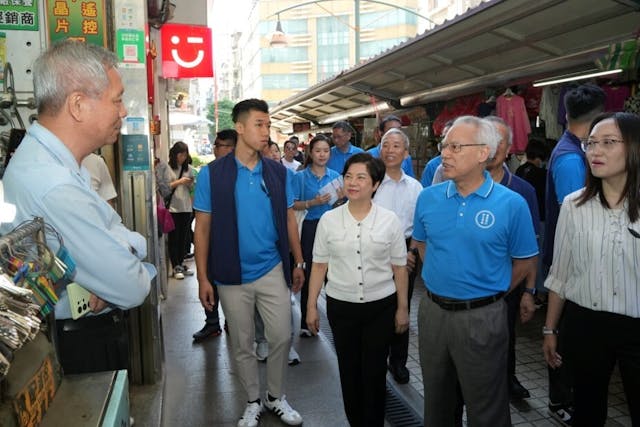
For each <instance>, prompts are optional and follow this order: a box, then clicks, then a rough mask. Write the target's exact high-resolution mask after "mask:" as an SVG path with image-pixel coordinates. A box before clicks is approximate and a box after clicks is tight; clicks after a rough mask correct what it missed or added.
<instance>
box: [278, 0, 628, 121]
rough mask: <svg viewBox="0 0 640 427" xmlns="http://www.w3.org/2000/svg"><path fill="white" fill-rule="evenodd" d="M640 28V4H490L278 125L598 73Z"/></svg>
mask: <svg viewBox="0 0 640 427" xmlns="http://www.w3.org/2000/svg"><path fill="white" fill-rule="evenodd" d="M638 30H640V1H638V0H535V1H532V0H494V1H489V2H487V3H482V4H481V5H480V6H478V7H477V8H475V9H472V10H470V11H468V12H467V13H465V14H463V15H460V16H458V17H457V18H455V19H453V20H451V21H447V22H445V23H443V24H442V25H439V26H438V27H435V28H434V29H432V30H430V31H428V32H426V33H424V34H422V35H419V36H417V37H415V38H414V39H411V40H409V41H406V42H404V43H402V44H400V45H398V46H397V47H395V48H392V49H390V50H389V51H387V52H383V53H382V54H380V55H378V56H376V57H374V58H372V59H370V60H368V61H367V62H365V63H363V64H360V65H358V66H356V67H353V68H351V69H349V70H345V71H343V72H342V73H340V74H339V75H338V76H336V77H335V78H333V79H331V80H327V81H324V82H321V83H318V84H317V85H315V86H312V87H311V88H309V89H307V90H305V91H303V92H300V93H298V94H297V95H295V96H293V97H290V98H288V99H286V100H284V101H282V102H280V103H279V104H277V105H276V106H275V107H274V108H272V121H273V126H274V127H276V128H279V129H281V130H282V131H284V132H290V131H291V127H292V124H293V123H298V122H305V121H311V122H313V123H315V124H327V123H332V122H335V121H337V120H341V119H346V118H349V117H360V116H366V115H370V114H373V112H374V111H375V109H378V110H380V111H382V112H383V111H385V109H390V108H394V109H397V108H405V107H411V106H414V105H420V104H425V103H428V102H432V101H438V100H446V99H451V98H454V97H457V96H462V95H465V94H469V93H473V92H478V91H481V90H483V89H485V88H490V87H500V86H507V85H509V86H510V85H513V84H518V83H523V82H527V81H531V80H535V79H540V78H545V77H551V76H556V75H561V74H567V73H572V72H577V71H585V70H589V69H593V68H595V65H594V60H595V59H596V58H598V57H599V56H601V55H602V54H604V52H605V50H606V49H607V48H608V47H609V45H610V44H612V43H616V42H620V41H623V40H627V39H631V38H635V37H636V33H637V32H638ZM372 96H373V97H374V98H375V100H376V101H375V108H374V106H373V105H372V102H371V101H372ZM385 103H386V104H385Z"/></svg>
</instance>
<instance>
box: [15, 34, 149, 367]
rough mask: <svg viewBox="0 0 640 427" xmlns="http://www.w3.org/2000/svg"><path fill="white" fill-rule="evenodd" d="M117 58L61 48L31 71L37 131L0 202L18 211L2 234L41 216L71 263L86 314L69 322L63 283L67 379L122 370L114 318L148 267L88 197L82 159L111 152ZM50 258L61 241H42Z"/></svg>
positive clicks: (106, 211)
mask: <svg viewBox="0 0 640 427" xmlns="http://www.w3.org/2000/svg"><path fill="white" fill-rule="evenodd" d="M116 64H117V58H116V57H115V55H114V54H113V53H111V52H109V51H107V50H105V49H103V48H101V47H98V46H94V45H90V44H88V43H81V42H74V41H64V42H61V43H57V44H55V45H54V46H52V47H51V48H49V49H48V50H47V51H45V52H44V53H43V54H42V55H41V56H40V57H39V58H38V59H37V60H36V63H35V64H34V72H33V74H34V86H35V95H36V103H37V105H38V122H37V123H34V124H33V125H32V126H31V127H30V128H29V130H28V132H27V134H26V136H25V138H24V139H23V141H22V143H21V145H20V147H19V148H18V149H17V150H16V152H15V154H14V156H13V158H12V159H11V162H10V163H9V165H8V167H7V170H6V172H5V174H4V186H5V197H6V200H7V201H8V202H10V203H13V204H15V205H16V207H17V215H16V218H15V220H14V222H13V223H11V224H5V225H4V226H3V229H2V232H3V233H4V232H7V231H9V230H10V229H11V228H12V227H15V226H16V225H17V224H19V223H20V222H22V221H25V220H28V219H32V218H33V217H36V216H37V217H42V218H43V219H44V221H45V222H46V223H47V224H48V225H50V226H52V227H53V229H55V230H56V231H57V232H58V233H59V235H60V236H61V237H62V239H64V246H65V247H66V249H67V250H68V252H69V254H70V255H71V257H72V258H73V259H74V260H75V263H76V269H75V273H74V276H73V277H72V280H73V281H75V282H76V283H78V284H80V285H81V286H82V287H84V288H85V289H86V290H87V291H89V292H90V293H91V297H90V301H89V305H90V307H91V310H92V312H91V313H89V314H88V315H87V316H85V317H81V318H79V319H77V320H73V319H72V318H71V317H72V316H71V306H70V303H69V298H68V295H67V291H66V283H58V287H57V290H56V292H57V294H58V296H59V301H58V303H57V304H56V306H55V314H56V319H57V322H56V326H57V330H58V351H59V359H60V362H61V364H62V367H63V369H64V371H65V374H70V373H84V372H97V371H106V370H114V369H126V368H127V366H128V335H127V326H126V316H124V315H123V313H122V310H126V309H129V308H132V307H136V306H138V305H140V304H142V302H143V301H144V300H145V298H146V296H147V294H148V293H149V288H150V281H151V279H152V277H153V276H154V275H155V268H154V267H153V266H152V265H150V264H146V263H143V262H142V261H141V260H142V259H143V258H144V257H145V256H146V242H145V239H144V237H143V236H141V235H140V234H138V233H134V232H132V231H129V230H128V229H127V228H125V227H124V225H123V224H122V220H121V218H120V216H118V214H117V213H116V212H115V211H114V210H113V209H112V208H111V206H109V204H108V203H107V202H105V201H104V200H102V198H101V197H100V196H99V195H98V194H97V193H96V192H95V191H93V190H92V189H91V178H90V175H89V172H88V171H87V170H86V169H85V168H84V167H81V166H80V163H81V161H82V159H83V158H84V157H85V156H87V155H88V154H89V153H91V152H93V151H94V150H96V149H98V148H100V147H101V146H103V145H105V144H112V143H114V142H115V141H116V140H117V138H118V134H119V132H120V127H121V122H122V118H123V117H125V115H126V109H125V107H124V105H123V102H122V94H123V92H124V87H123V85H122V81H121V78H120V76H119V74H118V71H117V69H116V68H115V67H116ZM47 237H48V240H47V244H48V245H49V247H50V248H51V249H52V250H53V251H54V252H55V251H57V250H58V249H59V242H58V240H57V239H56V237H55V236H53V235H51V236H49V235H48V236H47Z"/></svg>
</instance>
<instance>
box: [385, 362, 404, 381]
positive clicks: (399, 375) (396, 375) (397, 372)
mask: <svg viewBox="0 0 640 427" xmlns="http://www.w3.org/2000/svg"><path fill="white" fill-rule="evenodd" d="M389 372H391V375H393V379H394V380H395V381H396V382H397V383H398V384H406V383H408V382H409V370H408V369H407V368H406V366H400V365H393V364H390V365H389Z"/></svg>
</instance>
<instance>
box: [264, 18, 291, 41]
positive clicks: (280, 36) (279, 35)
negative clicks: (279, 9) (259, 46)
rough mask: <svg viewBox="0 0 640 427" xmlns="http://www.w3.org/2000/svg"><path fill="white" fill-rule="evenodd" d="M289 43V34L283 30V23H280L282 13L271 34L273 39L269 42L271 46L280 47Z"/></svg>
mask: <svg viewBox="0 0 640 427" xmlns="http://www.w3.org/2000/svg"><path fill="white" fill-rule="evenodd" d="M288 44H289V43H288V42H287V36H286V35H285V33H284V31H282V24H281V23H280V15H278V23H277V24H276V30H275V31H274V32H273V34H272V35H271V41H270V42H269V46H271V47H275V48H280V47H287V45H288Z"/></svg>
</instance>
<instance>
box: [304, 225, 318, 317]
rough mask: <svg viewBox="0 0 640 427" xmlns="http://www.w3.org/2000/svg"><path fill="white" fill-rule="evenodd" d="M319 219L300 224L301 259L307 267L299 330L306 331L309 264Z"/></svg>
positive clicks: (311, 258)
mask: <svg viewBox="0 0 640 427" xmlns="http://www.w3.org/2000/svg"><path fill="white" fill-rule="evenodd" d="M318 221H320V220H319V219H305V220H304V221H303V222H302V236H301V237H300V246H302V259H304V260H305V262H306V265H307V267H306V268H305V269H304V284H303V285H302V289H300V329H307V301H308V300H309V277H310V276H311V263H312V260H313V241H314V240H315V239H316V229H317V228H318Z"/></svg>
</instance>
